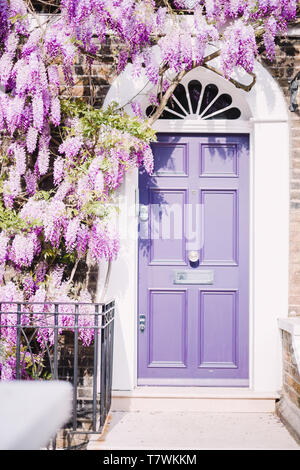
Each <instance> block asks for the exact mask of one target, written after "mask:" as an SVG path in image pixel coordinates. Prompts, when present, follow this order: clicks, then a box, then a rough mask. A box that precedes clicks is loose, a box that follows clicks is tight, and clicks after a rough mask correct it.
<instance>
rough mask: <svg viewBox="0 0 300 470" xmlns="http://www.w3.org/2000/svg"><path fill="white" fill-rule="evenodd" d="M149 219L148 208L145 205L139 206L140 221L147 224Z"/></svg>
mask: <svg viewBox="0 0 300 470" xmlns="http://www.w3.org/2000/svg"><path fill="white" fill-rule="evenodd" d="M148 217H149V208H148V206H146V205H145V204H141V205H140V221H141V222H147V220H148Z"/></svg>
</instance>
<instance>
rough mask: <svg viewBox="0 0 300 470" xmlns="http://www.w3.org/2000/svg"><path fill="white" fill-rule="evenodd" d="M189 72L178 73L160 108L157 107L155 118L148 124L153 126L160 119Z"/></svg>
mask: <svg viewBox="0 0 300 470" xmlns="http://www.w3.org/2000/svg"><path fill="white" fill-rule="evenodd" d="M187 72H188V71H187V70H182V71H181V72H179V73H178V75H177V77H176V79H175V80H173V82H172V84H171V85H170V86H169V88H168V89H167V91H166V93H165V94H164V96H163V98H162V100H161V102H160V104H159V106H158V107H157V109H156V111H155V113H154V114H153V116H151V117H150V118H149V119H148V124H149V125H150V126H151V125H152V124H153V123H154V122H155V121H156V120H157V119H158V118H159V117H160V115H161V114H162V112H163V110H164V109H165V106H166V104H167V102H168V100H169V98H170V97H171V96H172V94H173V93H174V91H175V88H176V87H177V85H178V84H179V83H180V82H181V80H182V79H183V77H184V76H185V75H186V74H187Z"/></svg>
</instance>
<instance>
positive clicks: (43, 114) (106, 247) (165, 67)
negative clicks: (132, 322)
mask: <svg viewBox="0 0 300 470" xmlns="http://www.w3.org/2000/svg"><path fill="white" fill-rule="evenodd" d="M44 3H47V2H44ZM161 3H162V2H161ZM163 4H164V6H162V5H161V4H160V5H159V7H157V2H155V1H154V0H91V1H87V0H76V1H74V0H61V2H60V14H59V15H57V16H55V17H53V18H52V20H51V21H49V22H46V23H43V24H39V22H34V24H33V22H32V21H31V16H30V14H29V13H30V8H31V2H28V3H27V2H26V1H23V0H0V148H1V157H2V168H1V175H0V179H1V184H0V192H1V204H0V212H1V223H2V225H1V230H0V302H2V303H3V302H8V304H3V306H2V312H3V314H4V313H5V312H6V313H7V312H8V311H9V308H12V309H15V308H16V305H15V304H14V302H15V303H16V302H22V301H30V302H37V305H36V306H33V307H32V310H31V311H30V314H31V315H33V316H32V317H31V318H33V319H34V321H35V322H37V323H38V324H41V323H43V322H45V321H46V320H45V315H43V314H44V313H47V314H49V315H48V317H47V318H48V319H47V322H48V323H46V324H44V326H46V328H43V329H41V330H40V333H39V335H38V338H37V340H38V342H39V344H40V345H41V348H42V346H43V345H45V343H47V344H49V345H51V344H52V343H53V329H51V325H53V318H54V317H53V311H51V310H49V308H48V307H47V302H55V301H56V302H59V301H60V302H66V303H68V302H70V301H78V302H79V303H80V302H83V303H84V302H87V303H89V302H91V301H92V300H94V299H93V298H92V296H91V292H88V291H87V290H86V288H85V286H84V287H83V285H80V283H79V281H77V280H76V274H77V272H76V269H77V267H78V265H79V261H80V262H81V263H86V262H87V260H91V261H92V262H94V263H95V264H99V263H101V261H102V260H103V259H106V260H108V261H112V260H114V259H115V258H116V257H117V255H118V252H119V248H120V242H119V237H118V231H117V223H116V215H117V210H116V207H115V206H114V204H112V202H113V200H114V194H115V193H116V191H117V190H118V189H119V188H120V186H121V185H122V183H123V181H124V178H125V175H126V172H127V171H128V170H130V169H132V168H139V167H144V169H145V171H147V172H148V173H150V174H151V173H152V171H153V153H152V150H151V145H150V143H151V141H152V140H154V139H155V132H154V131H153V130H152V129H151V128H150V125H149V124H150V123H151V120H148V122H144V121H143V111H142V107H141V106H140V102H141V101H140V100H139V97H135V98H134V99H133V101H132V103H131V107H132V111H133V114H134V115H135V117H130V116H128V115H127V114H126V113H125V112H124V110H123V109H122V108H118V106H114V107H111V108H110V109H109V110H104V109H96V108H94V107H93V106H92V105H91V104H86V103H85V102H84V101H83V100H81V101H80V103H78V102H77V101H76V100H73V99H67V98H66V93H65V92H66V90H67V96H72V90H73V88H72V87H73V86H74V84H75V78H74V75H75V74H74V70H75V68H74V67H75V64H77V63H78V56H79V55H80V56H81V58H82V62H83V63H84V66H86V67H87V69H88V68H90V67H91V65H92V63H93V61H94V60H97V59H99V57H100V58H101V47H102V46H103V45H104V44H105V41H106V40H107V37H108V36H109V35H110V34H111V33H112V34H113V36H114V38H115V39H116V41H115V43H116V44H115V50H114V54H115V58H116V59H117V61H118V71H119V72H121V71H122V70H123V69H124V68H125V67H126V66H127V65H128V64H129V63H131V64H132V65H131V70H132V77H133V79H136V78H137V77H140V76H141V74H142V73H143V74H144V75H145V76H146V78H147V79H148V81H149V82H150V83H151V84H152V86H153V90H154V91H153V90H152V95H153V96H152V98H151V96H150V102H152V105H153V106H154V107H155V106H156V107H159V105H160V101H159V99H158V98H157V97H158V96H161V95H164V94H168V93H173V91H174V88H172V87H173V85H174V83H175V82H176V80H177V79H178V77H179V76H180V74H181V76H183V74H184V73H187V72H188V71H189V70H191V69H192V68H193V67H199V66H201V65H206V66H208V65H207V61H208V59H209V56H208V55H207V54H208V45H211V43H213V44H214V46H213V49H214V50H215V56H216V57H219V59H220V73H221V74H223V75H224V76H225V77H226V78H227V79H231V76H232V74H233V72H234V70H235V68H236V67H240V68H242V69H244V70H245V71H246V72H248V73H253V70H254V61H255V59H256V57H257V55H258V50H259V49H258V43H259V45H260V46H262V45H264V47H265V50H266V55H267V58H268V59H270V60H272V59H273V57H274V53H275V37H276V35H277V34H278V33H284V32H285V31H286V29H287V26H288V23H289V22H290V21H293V19H294V18H295V16H296V8H297V1H296V0H194V1H193V0H175V1H174V2H163ZM167 7H168V8H167ZM178 13H180V14H178ZM186 13H188V14H186ZM191 13H192V15H191ZM35 23H36V24H35ZM93 33H95V34H93ZM95 36H96V37H95ZM154 43H155V45H156V47H155V48H154V47H153V45H154ZM171 77H174V78H171ZM158 91H159V92H160V95H159V94H158ZM91 103H92V100H91ZM160 112H162V110H160ZM158 117H159V115H156V118H158ZM76 289H77V290H76ZM5 305H6V307H5ZM60 308H61V313H62V319H61V324H60V325H59V327H60V328H63V326H70V327H73V326H74V309H73V307H70V305H65V306H63V305H61V306H60ZM83 308H84V307H83V304H82V305H81V304H80V309H81V310H82V309H83ZM5 309H6V310H5ZM27 313H28V312H27ZM24 315H25V316H24V318H23V319H24V321H28V319H29V316H28V315H27V314H26V313H24ZM26 315H27V316H26ZM1 321H5V322H6V325H7V328H5V329H4V330H5V331H6V333H5V334H4V336H3V334H2V336H1V341H0V374H1V378H2V379H5V380H11V379H13V378H15V375H14V374H15V373H14V371H15V368H16V358H15V356H14V355H13V354H12V351H13V349H14V347H15V345H16V333H15V331H16V329H15V328H14V326H15V325H16V315H8V314H7V315H6V317H5V316H4V315H2V320H1ZM80 321H81V322H82V324H81V326H87V325H88V321H89V320H88V316H86V317H84V316H83V317H82V319H81V320H80ZM47 326H49V328H47ZM60 331H62V330H60ZM88 331H91V330H88V329H82V330H80V333H79V336H80V338H81V340H82V342H83V344H85V345H89V344H90V343H91V341H92V339H93V338H92V333H88ZM3 350H4V353H2V351H3ZM22 373H24V374H25V373H26V371H25V370H24V371H22Z"/></svg>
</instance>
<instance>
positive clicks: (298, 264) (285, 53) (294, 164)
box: [75, 35, 300, 408]
mask: <svg viewBox="0 0 300 470" xmlns="http://www.w3.org/2000/svg"><path fill="white" fill-rule="evenodd" d="M112 48H113V44H111V43H110V42H109V40H108V42H107V44H106V45H104V46H103V47H102V54H103V55H102V60H101V64H96V63H95V64H94V65H93V66H92V77H91V82H90V80H89V78H88V75H87V69H86V66H84V65H83V64H82V63H79V64H78V65H77V66H76V73H77V76H78V79H79V82H78V84H77V86H76V88H75V94H76V96H84V97H86V99H88V98H89V96H90V85H91V84H92V86H93V87H95V91H94V92H95V102H94V104H95V105H96V106H101V104H102V103H103V101H104V98H105V96H106V94H107V92H108V90H109V87H110V84H111V83H112V82H113V80H114V79H115V77H116V75H117V72H116V69H117V67H116V59H115V58H114V56H113V54H112ZM262 62H263V64H264V66H265V67H266V68H267V69H268V70H269V72H270V73H271V75H272V76H273V77H274V78H275V79H276V80H277V82H278V84H279V86H280V88H281V89H282V91H283V94H284V96H285V99H286V102H287V106H288V107H289V105H290V95H289V81H290V79H292V78H293V77H294V76H295V75H296V73H297V72H299V71H300V35H299V36H290V37H288V38H281V39H279V40H278V41H277V47H276V59H275V61H274V62H272V63H270V62H268V61H267V60H266V59H265V58H264V57H263V55H262ZM298 104H299V109H298V110H297V111H296V112H290V111H289V119H290V132H291V135H290V137H291V139H290V247H289V266H290V268H289V315H290V316H295V315H297V316H298V315H299V316H300V87H299V93H298ZM278 190H279V191H280V188H278ZM283 314H284V312H283ZM283 394H284V395H285V396H288V398H289V399H290V400H291V401H292V403H294V404H295V405H296V406H297V407H299V408H300V376H299V371H297V367H296V365H295V363H294V360H293V351H292V344H291V337H290V335H289V334H288V333H285V332H284V333H283Z"/></svg>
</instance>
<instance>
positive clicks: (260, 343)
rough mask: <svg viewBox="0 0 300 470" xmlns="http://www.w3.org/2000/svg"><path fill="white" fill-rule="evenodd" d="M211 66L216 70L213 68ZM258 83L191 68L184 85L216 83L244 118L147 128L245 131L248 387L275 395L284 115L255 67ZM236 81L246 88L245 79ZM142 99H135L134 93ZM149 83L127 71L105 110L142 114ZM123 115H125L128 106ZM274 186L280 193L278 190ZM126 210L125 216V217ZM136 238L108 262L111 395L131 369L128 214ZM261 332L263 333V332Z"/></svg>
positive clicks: (128, 195) (283, 299)
mask: <svg viewBox="0 0 300 470" xmlns="http://www.w3.org/2000/svg"><path fill="white" fill-rule="evenodd" d="M214 65H215V64H214ZM255 73H256V75H257V82H256V85H255V86H254V87H253V89H252V90H251V91H250V92H249V93H247V92H245V91H243V90H240V89H237V88H236V87H235V86H234V85H233V84H232V83H230V82H228V81H226V80H225V79H224V78H222V77H219V76H217V75H216V74H215V73H213V72H210V71H208V70H205V69H204V68H203V67H198V68H197V69H194V70H192V71H191V72H189V74H187V75H186V77H185V79H186V80H190V79H199V81H203V83H204V82H206V83H207V81H208V80H209V81H211V83H215V84H216V85H217V86H218V87H219V89H220V90H226V92H230V94H234V98H235V103H237V106H238V107H242V109H243V113H242V116H243V119H237V120H235V121H233V120H227V121H224V120H211V121H207V120H201V119H197V118H195V116H194V117H193V119H178V120H177V119H174V120H166V119H159V120H157V121H156V122H155V124H154V126H153V127H154V128H155V130H156V131H158V132H168V133H172V132H174V133H176V132H179V133H181V132H182V133H183V132H188V133H229V134H230V133H233V134H235V133H247V134H249V136H250V174H249V178H250V222H249V235H250V301H249V307H250V371H251V372H250V380H251V385H250V388H252V389H253V390H255V391H256V392H259V391H269V392H271V391H272V392H275V391H277V390H279V389H280V388H281V384H282V373H281V344H280V332H279V329H278V325H277V319H278V318H279V317H281V316H284V315H286V316H287V315H288V254H289V253H288V244H289V230H288V227H289V114H288V107H287V104H286V101H285V98H284V95H283V92H282V90H281V89H280V87H279V85H278V83H277V82H276V80H274V78H273V77H272V76H271V74H270V73H269V72H268V71H267V70H266V69H265V68H264V67H263V66H262V65H261V64H259V63H258V62H257V63H256V64H255ZM235 78H237V79H239V80H242V81H243V83H247V82H249V76H247V74H245V73H244V74H243V73H240V76H238V74H236V75H235ZM141 90H142V92H141V94H140V95H139V96H137V94H138V93H139V92H140V91H141ZM151 91H152V85H151V84H149V82H147V79H146V77H143V76H141V77H140V78H139V79H133V78H132V75H131V65H130V64H129V65H128V67H127V68H126V69H125V70H124V72H123V73H122V74H120V76H119V77H117V78H116V80H115V81H114V82H113V84H112V86H111V88H110V90H109V92H108V94H107V96H106V99H105V103H104V104H105V106H107V105H109V103H111V101H117V102H118V103H119V104H120V105H122V106H124V105H125V104H126V103H127V102H128V101H129V100H130V99H135V100H138V101H139V102H140V104H141V106H142V109H146V107H147V106H148V103H149V101H148V100H149V96H148V95H149V92H151ZM126 111H127V112H128V113H129V114H130V113H131V107H130V106H127V108H126ZM279 188H280V189H279ZM122 191H123V195H124V198H123V203H122V204H123V205H122V210H121V213H122V212H123V213H126V210H127V208H129V207H131V205H132V204H134V203H135V204H138V202H137V198H136V194H138V172H137V170H136V171H132V172H131V174H129V175H127V177H126V180H125V185H124V186H123V189H122ZM124 211H125V212H124ZM130 217H131V219H130V226H132V227H133V230H136V239H135V240H133V239H131V240H129V239H128V240H123V241H122V246H123V252H122V253H121V254H120V256H119V258H118V260H117V261H116V262H115V263H114V266H113V269H112V276H111V283H110V287H109V292H108V295H109V296H110V297H114V298H116V303H117V306H118V312H119V313H118V314H117V316H116V329H115V331H116V338H115V361H114V379H113V388H114V390H132V389H133V388H134V386H135V385H136V383H137V382H136V377H137V371H136V364H137V334H136V331H137V314H138V311H137V291H138V276H137V256H138V254H137V226H138V220H137V216H136V213H135V214H134V213H132V215H131V216H130ZM266 332H267V334H266Z"/></svg>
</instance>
